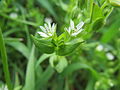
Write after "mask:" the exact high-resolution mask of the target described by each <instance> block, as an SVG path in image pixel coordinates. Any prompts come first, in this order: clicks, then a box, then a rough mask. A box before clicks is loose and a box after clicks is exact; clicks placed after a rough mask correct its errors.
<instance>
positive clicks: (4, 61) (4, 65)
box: [0, 28, 12, 90]
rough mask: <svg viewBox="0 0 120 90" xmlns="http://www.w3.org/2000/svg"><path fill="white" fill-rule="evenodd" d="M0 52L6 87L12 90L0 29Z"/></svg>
mask: <svg viewBox="0 0 120 90" xmlns="http://www.w3.org/2000/svg"><path fill="white" fill-rule="evenodd" d="M0 51H1V57H2V64H3V70H4V75H5V80H6V83H7V87H8V89H9V90H12V83H11V80H10V73H9V69H8V61H7V54H6V48H5V43H4V40H3V35H2V30H1V28H0Z"/></svg>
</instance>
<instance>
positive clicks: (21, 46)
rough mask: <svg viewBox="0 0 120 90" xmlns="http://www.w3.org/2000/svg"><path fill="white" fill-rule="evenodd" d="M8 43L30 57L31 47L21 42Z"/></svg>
mask: <svg viewBox="0 0 120 90" xmlns="http://www.w3.org/2000/svg"><path fill="white" fill-rule="evenodd" d="M6 43H7V44H8V45H10V46H11V47H13V48H15V49H16V50H17V51H19V52H20V53H22V54H23V55H24V56H25V57H26V58H27V59H28V58H29V55H30V53H29V49H28V48H27V47H26V46H25V45H24V44H23V43H21V42H18V41H17V42H14V41H13V42H9V41H7V42H6Z"/></svg>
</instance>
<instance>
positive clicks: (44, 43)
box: [32, 36, 54, 54]
mask: <svg viewBox="0 0 120 90" xmlns="http://www.w3.org/2000/svg"><path fill="white" fill-rule="evenodd" d="M32 40H33V42H34V44H35V46H36V47H37V48H38V50H39V51H40V52H42V53H47V54H51V53H53V52H54V47H53V44H52V43H51V41H52V40H51V39H39V38H37V37H34V36H32Z"/></svg>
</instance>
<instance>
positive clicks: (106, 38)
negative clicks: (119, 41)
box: [101, 19, 120, 43]
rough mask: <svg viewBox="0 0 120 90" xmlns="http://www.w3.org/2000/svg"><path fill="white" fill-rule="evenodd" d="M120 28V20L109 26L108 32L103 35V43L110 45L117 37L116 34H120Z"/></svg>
mask: <svg viewBox="0 0 120 90" xmlns="http://www.w3.org/2000/svg"><path fill="white" fill-rule="evenodd" d="M119 27H120V20H119V19H118V20H117V21H116V22H115V23H113V24H112V25H111V26H109V27H108V28H107V29H106V28H105V29H106V30H107V31H106V32H104V33H103V36H102V38H101V41H102V42H103V43H108V42H110V41H111V39H112V38H114V37H115V36H116V34H117V33H118V32H119V30H118V29H119Z"/></svg>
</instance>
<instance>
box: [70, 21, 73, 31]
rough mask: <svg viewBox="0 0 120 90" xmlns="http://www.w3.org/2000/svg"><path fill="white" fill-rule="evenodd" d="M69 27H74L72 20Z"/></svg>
mask: <svg viewBox="0 0 120 90" xmlns="http://www.w3.org/2000/svg"><path fill="white" fill-rule="evenodd" d="M70 28H71V29H74V22H73V20H70Z"/></svg>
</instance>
